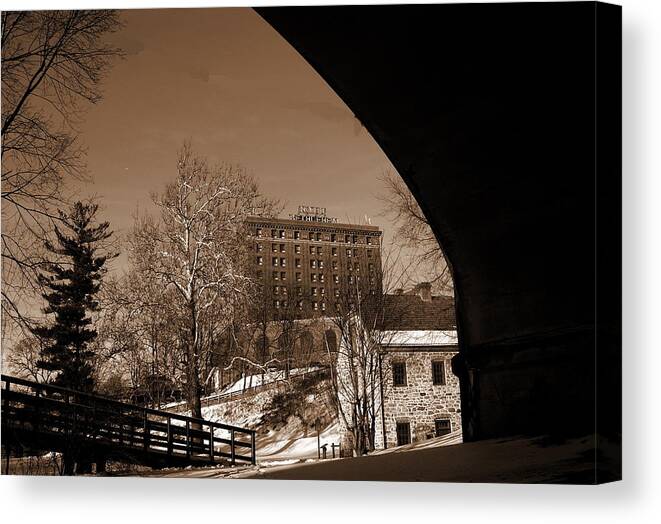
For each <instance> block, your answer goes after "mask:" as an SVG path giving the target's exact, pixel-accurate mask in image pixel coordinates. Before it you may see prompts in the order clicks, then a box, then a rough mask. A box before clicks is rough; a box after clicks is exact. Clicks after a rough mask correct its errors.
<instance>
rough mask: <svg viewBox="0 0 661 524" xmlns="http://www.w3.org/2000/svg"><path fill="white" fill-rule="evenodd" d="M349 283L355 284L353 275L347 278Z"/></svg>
mask: <svg viewBox="0 0 661 524" xmlns="http://www.w3.org/2000/svg"><path fill="white" fill-rule="evenodd" d="M347 281H348V282H349V284H353V277H352V276H351V275H349V276H348V277H347Z"/></svg>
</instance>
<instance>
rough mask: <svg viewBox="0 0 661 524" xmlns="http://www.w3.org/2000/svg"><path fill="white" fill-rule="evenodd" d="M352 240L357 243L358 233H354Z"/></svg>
mask: <svg viewBox="0 0 661 524" xmlns="http://www.w3.org/2000/svg"><path fill="white" fill-rule="evenodd" d="M351 241H352V242H353V243H354V244H355V243H357V242H358V235H353V236H352V237H351Z"/></svg>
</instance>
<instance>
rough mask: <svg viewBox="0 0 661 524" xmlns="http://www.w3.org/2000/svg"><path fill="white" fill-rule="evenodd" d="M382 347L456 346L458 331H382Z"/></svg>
mask: <svg viewBox="0 0 661 524" xmlns="http://www.w3.org/2000/svg"><path fill="white" fill-rule="evenodd" d="M380 338H381V346H383V347H394V346H397V347H401V346H406V347H409V346H427V347H428V346H456V345H457V331H456V330H448V331H443V330H411V331H399V330H398V331H387V330H386V331H382V332H381V335H380Z"/></svg>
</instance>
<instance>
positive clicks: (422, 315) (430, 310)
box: [379, 295, 457, 331]
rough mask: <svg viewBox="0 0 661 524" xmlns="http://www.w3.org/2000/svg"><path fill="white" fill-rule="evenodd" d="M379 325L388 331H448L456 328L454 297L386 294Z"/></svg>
mask: <svg viewBox="0 0 661 524" xmlns="http://www.w3.org/2000/svg"><path fill="white" fill-rule="evenodd" d="M384 298H385V301H384V307H383V310H382V311H383V314H382V315H380V316H381V319H380V322H379V324H380V327H381V329H383V330H390V331H422V330H426V331H428V330H439V331H450V330H454V329H456V328H457V323H456V320H455V315H454V299H453V298H452V297H449V296H434V297H432V298H431V301H424V300H422V298H420V296H418V295H386V296H385V297H384Z"/></svg>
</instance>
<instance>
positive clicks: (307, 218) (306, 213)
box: [289, 206, 337, 224]
mask: <svg viewBox="0 0 661 524" xmlns="http://www.w3.org/2000/svg"><path fill="white" fill-rule="evenodd" d="M289 218H291V219H292V220H300V221H302V222H323V223H327V224H328V223H332V224H334V223H337V218H335V217H329V216H326V208H325V207H316V206H298V212H297V213H295V214H294V213H292V214H290V215H289Z"/></svg>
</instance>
